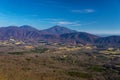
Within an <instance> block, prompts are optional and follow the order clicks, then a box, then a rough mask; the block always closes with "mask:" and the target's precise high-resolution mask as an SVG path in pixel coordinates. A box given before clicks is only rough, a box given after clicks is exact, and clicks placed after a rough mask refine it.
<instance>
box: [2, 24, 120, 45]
mask: <svg viewBox="0 0 120 80" xmlns="http://www.w3.org/2000/svg"><path fill="white" fill-rule="evenodd" d="M11 37H13V38H15V39H17V40H22V41H29V40H31V41H36V42H37V41H39V40H45V41H47V42H57V43H64V44H70V45H71V44H72V45H79V44H84V45H86V44H90V45H97V46H99V45H103V46H109V47H112V46H114V47H120V36H108V37H99V36H96V35H94V34H90V33H86V32H78V31H75V30H71V29H68V28H66V27H61V26H58V25H57V26H54V27H51V28H49V29H45V30H38V29H36V28H34V27H32V26H28V25H23V26H8V27H1V28H0V40H9V39H10V38H11Z"/></svg>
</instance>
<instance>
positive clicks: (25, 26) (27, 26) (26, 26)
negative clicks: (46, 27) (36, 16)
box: [20, 25, 33, 28]
mask: <svg viewBox="0 0 120 80" xmlns="http://www.w3.org/2000/svg"><path fill="white" fill-rule="evenodd" d="M20 28H33V27H32V26H29V25H22V26H20Z"/></svg>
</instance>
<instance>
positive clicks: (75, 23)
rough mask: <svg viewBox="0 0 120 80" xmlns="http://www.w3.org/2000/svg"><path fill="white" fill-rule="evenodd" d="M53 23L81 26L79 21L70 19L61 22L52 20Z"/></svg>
mask: <svg viewBox="0 0 120 80" xmlns="http://www.w3.org/2000/svg"><path fill="white" fill-rule="evenodd" d="M52 23H53V24H57V25H62V26H81V24H80V23H78V22H70V21H59V22H52Z"/></svg>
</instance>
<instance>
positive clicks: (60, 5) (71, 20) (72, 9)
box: [0, 0, 120, 34]
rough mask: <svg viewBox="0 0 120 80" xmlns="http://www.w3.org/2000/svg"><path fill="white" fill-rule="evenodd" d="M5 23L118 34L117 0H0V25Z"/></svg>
mask: <svg viewBox="0 0 120 80" xmlns="http://www.w3.org/2000/svg"><path fill="white" fill-rule="evenodd" d="M9 25H17V26H20V25H31V26H34V27H35V28H38V29H46V28H49V27H52V26H54V25H61V26H65V27H68V28H71V29H74V30H78V31H82V32H90V33H95V34H120V0H0V26H1V27H4V26H9Z"/></svg>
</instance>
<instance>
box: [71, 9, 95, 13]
mask: <svg viewBox="0 0 120 80" xmlns="http://www.w3.org/2000/svg"><path fill="white" fill-rule="evenodd" d="M71 12H74V13H94V12H95V10H94V9H83V10H72V11H71Z"/></svg>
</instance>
